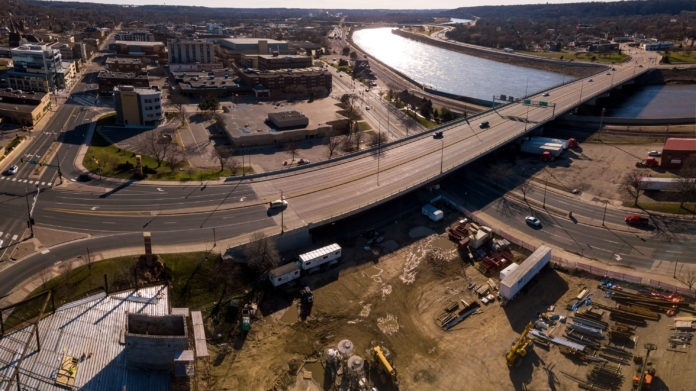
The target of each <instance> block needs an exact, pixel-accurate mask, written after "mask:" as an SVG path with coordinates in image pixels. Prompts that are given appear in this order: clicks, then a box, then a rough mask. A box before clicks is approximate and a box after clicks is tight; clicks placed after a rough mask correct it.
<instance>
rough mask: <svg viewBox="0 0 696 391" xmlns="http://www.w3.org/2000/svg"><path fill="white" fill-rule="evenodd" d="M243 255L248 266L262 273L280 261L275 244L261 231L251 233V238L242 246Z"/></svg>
mask: <svg viewBox="0 0 696 391" xmlns="http://www.w3.org/2000/svg"><path fill="white" fill-rule="evenodd" d="M244 255H245V256H246V258H247V260H248V264H249V267H250V268H251V269H252V270H254V271H255V272H257V273H258V274H263V273H265V272H267V271H269V270H271V269H273V268H274V267H276V266H278V264H279V263H280V255H279V254H278V250H277V249H276V247H275V244H274V243H273V241H272V240H271V239H269V238H267V237H266V235H265V234H264V233H262V232H256V233H254V234H253V235H251V240H250V241H249V243H248V244H247V245H246V246H245V247H244Z"/></svg>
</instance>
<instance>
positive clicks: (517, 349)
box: [505, 321, 534, 368]
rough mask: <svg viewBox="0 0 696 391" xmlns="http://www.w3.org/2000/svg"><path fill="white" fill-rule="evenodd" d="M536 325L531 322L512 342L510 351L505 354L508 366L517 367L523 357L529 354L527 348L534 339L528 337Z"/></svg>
mask: <svg viewBox="0 0 696 391" xmlns="http://www.w3.org/2000/svg"><path fill="white" fill-rule="evenodd" d="M533 327H534V323H533V322H531V321H530V322H529V323H528V324H527V327H525V328H524V330H523V331H522V334H520V337H519V338H517V340H516V341H515V342H514V343H513V344H512V346H511V347H510V351H509V352H507V354H506V355H505V360H507V365H508V368H512V367H516V366H518V365H519V364H520V362H521V361H522V357H524V356H526V355H527V348H529V345H530V344H531V342H532V340H531V339H529V338H527V333H529V330H531V329H532V328H533Z"/></svg>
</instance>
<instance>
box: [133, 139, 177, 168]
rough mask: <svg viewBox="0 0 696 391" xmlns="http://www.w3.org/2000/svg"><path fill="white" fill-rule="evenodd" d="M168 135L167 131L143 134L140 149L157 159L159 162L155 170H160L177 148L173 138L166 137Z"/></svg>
mask: <svg viewBox="0 0 696 391" xmlns="http://www.w3.org/2000/svg"><path fill="white" fill-rule="evenodd" d="M167 134H168V133H166V132H165V131H150V132H145V133H143V134H142V135H141V137H140V149H142V150H143V151H144V152H145V153H146V154H147V155H149V156H150V157H152V158H153V159H155V161H156V162H157V167H155V168H159V167H160V166H161V165H162V162H163V161H164V160H165V159H166V158H167V156H168V155H169V152H170V151H171V150H172V149H173V148H176V144H174V143H173V142H172V138H171V136H166V135H167Z"/></svg>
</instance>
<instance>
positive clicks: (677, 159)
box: [661, 137, 696, 168]
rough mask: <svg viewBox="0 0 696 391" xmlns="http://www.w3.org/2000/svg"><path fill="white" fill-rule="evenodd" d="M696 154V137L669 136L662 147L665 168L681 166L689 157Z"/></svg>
mask: <svg viewBox="0 0 696 391" xmlns="http://www.w3.org/2000/svg"><path fill="white" fill-rule="evenodd" d="M692 156H696V138H676V137H672V138H668V139H667V141H665V145H664V147H662V162H661V166H662V167H664V168H681V167H682V165H683V164H684V162H685V161H686V160H687V159H690V158H691V159H693V157H692Z"/></svg>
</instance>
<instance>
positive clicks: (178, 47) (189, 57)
mask: <svg viewBox="0 0 696 391" xmlns="http://www.w3.org/2000/svg"><path fill="white" fill-rule="evenodd" d="M167 54H168V56H169V64H170V65H171V64H196V63H198V64H212V63H214V62H215V43H214V42H213V41H212V40H207V39H170V40H168V41H167Z"/></svg>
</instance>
